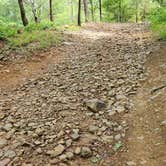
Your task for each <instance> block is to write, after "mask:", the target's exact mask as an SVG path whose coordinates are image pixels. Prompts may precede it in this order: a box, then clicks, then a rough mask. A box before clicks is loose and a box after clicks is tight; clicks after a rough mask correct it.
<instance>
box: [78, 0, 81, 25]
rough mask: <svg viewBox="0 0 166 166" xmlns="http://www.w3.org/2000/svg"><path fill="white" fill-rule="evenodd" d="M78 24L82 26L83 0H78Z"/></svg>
mask: <svg viewBox="0 0 166 166" xmlns="http://www.w3.org/2000/svg"><path fill="white" fill-rule="evenodd" d="M78 26H81V0H79V1H78Z"/></svg>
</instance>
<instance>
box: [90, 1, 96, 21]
mask: <svg viewBox="0 0 166 166" xmlns="http://www.w3.org/2000/svg"><path fill="white" fill-rule="evenodd" d="M89 1H90V5H91V15H92V21H94V20H95V18H94V5H93V0H89Z"/></svg>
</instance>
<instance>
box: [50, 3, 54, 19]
mask: <svg viewBox="0 0 166 166" xmlns="http://www.w3.org/2000/svg"><path fill="white" fill-rule="evenodd" d="M49 1H50V21H52V22H53V21H54V18H53V10H52V0H49Z"/></svg>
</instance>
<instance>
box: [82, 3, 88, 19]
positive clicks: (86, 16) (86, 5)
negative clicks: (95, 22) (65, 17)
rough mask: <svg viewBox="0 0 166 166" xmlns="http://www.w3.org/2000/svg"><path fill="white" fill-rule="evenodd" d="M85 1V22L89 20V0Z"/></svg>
mask: <svg viewBox="0 0 166 166" xmlns="http://www.w3.org/2000/svg"><path fill="white" fill-rule="evenodd" d="M83 2H84V12H85V22H88V17H89V13H88V0H83Z"/></svg>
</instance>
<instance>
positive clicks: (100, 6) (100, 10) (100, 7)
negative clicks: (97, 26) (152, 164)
mask: <svg viewBox="0 0 166 166" xmlns="http://www.w3.org/2000/svg"><path fill="white" fill-rule="evenodd" d="M99 12H100V21H102V5H101V0H99Z"/></svg>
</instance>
